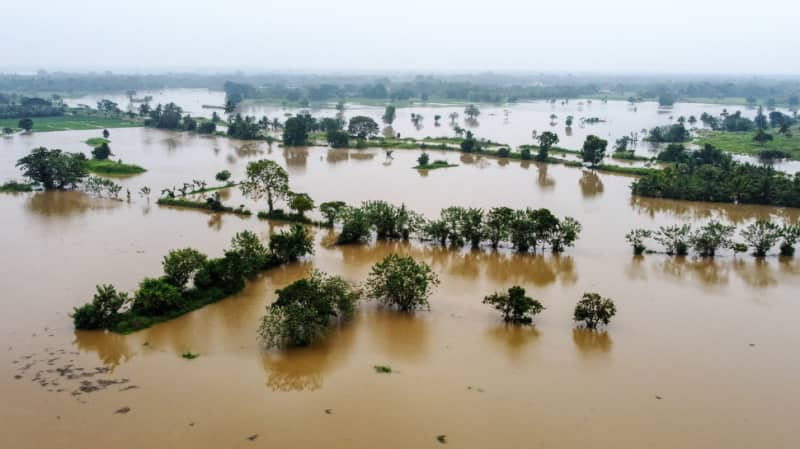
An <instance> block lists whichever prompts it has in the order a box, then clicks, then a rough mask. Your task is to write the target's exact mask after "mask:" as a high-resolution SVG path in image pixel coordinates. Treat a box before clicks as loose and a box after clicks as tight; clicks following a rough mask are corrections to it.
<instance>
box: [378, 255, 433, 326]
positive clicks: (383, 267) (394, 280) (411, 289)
mask: <svg viewBox="0 0 800 449" xmlns="http://www.w3.org/2000/svg"><path fill="white" fill-rule="evenodd" d="M437 285H439V277H438V276H437V275H436V273H434V272H433V270H431V267H430V266H429V265H428V264H426V263H425V262H417V261H416V260H414V259H413V258H411V257H403V256H398V255H397V254H390V255H388V256H386V257H385V258H384V259H383V260H382V261H380V262H378V263H376V264H375V265H373V266H372V269H371V271H370V274H369V277H368V278H367V282H366V284H365V289H366V290H365V291H366V295H367V296H368V297H369V298H372V299H376V300H378V301H380V302H381V303H383V304H384V305H387V306H394V307H397V308H398V309H399V310H401V311H403V312H410V311H412V310H416V309H419V308H429V307H430V304H429V303H428V298H429V297H430V295H431V294H432V293H433V287H435V286H437Z"/></svg>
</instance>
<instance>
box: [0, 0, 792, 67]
mask: <svg viewBox="0 0 800 449" xmlns="http://www.w3.org/2000/svg"><path fill="white" fill-rule="evenodd" d="M9 6H10V5H9ZM799 13H800V2H798V1H776V0H762V1H752V0H748V1H741V0H730V1H697V0H692V1H689V0H671V1H664V2H653V1H647V0H594V1H584V0H572V1H564V0H560V1H559V0H549V1H546V2H543V1H536V0H527V1H526V0H516V1H512V0H485V1H479V2H478V1H471V0H404V1H394V2H384V1H378V0H324V1H321V0H285V1H280V2H275V1H270V0H260V1H259V0H216V1H197V0H192V1H185V0H136V1H129V0H82V1H81V2H69V1H64V0H40V1H36V0H32V1H22V2H13V7H8V8H3V12H2V25H0V42H2V43H3V44H2V55H3V56H2V59H0V70H2V71H12V70H35V69H39V68H43V69H47V70H56V69H68V70H88V69H92V70H106V69H109V70H116V71H125V70H128V71H132V70H136V71H153V70H179V69H195V68H205V69H212V70H233V69H243V70H247V71H254V70H259V69H260V70H303V71H310V70H360V71H364V70H368V71H388V70H398V69H400V70H410V71H414V70H426V71H476V70H480V71H485V70H493V71H510V70H520V71H581V72H690V73H721V74H726V73H731V74H733V73H737V74H738V73H756V74H770V73H776V74H800V58H798V51H800V27H798V26H797V24H798V23H800V14H799Z"/></svg>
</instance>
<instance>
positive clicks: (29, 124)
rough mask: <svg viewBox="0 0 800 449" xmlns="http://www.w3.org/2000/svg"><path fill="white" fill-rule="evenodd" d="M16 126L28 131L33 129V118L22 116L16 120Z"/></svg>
mask: <svg viewBox="0 0 800 449" xmlns="http://www.w3.org/2000/svg"><path fill="white" fill-rule="evenodd" d="M17 126H19V127H20V128H22V129H23V130H25V132H30V131H31V130H32V129H33V120H31V119H30V118H27V117H26V118H23V119H21V120H20V121H19V122H17Z"/></svg>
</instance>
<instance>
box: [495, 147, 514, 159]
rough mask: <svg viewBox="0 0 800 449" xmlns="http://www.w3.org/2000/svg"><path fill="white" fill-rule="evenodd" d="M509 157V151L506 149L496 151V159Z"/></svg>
mask: <svg viewBox="0 0 800 449" xmlns="http://www.w3.org/2000/svg"><path fill="white" fill-rule="evenodd" d="M510 155H511V150H509V149H508V148H507V147H502V148H498V149H497V157H508V156H510Z"/></svg>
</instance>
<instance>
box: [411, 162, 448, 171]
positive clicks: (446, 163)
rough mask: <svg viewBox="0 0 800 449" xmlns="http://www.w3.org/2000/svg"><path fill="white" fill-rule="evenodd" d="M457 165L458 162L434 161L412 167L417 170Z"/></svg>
mask: <svg viewBox="0 0 800 449" xmlns="http://www.w3.org/2000/svg"><path fill="white" fill-rule="evenodd" d="M448 167H458V164H450V163H448V162H443V161H436V162H433V163H430V164H425V165H417V166H415V167H413V168H415V169H417V170H436V169H437V168H448Z"/></svg>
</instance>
